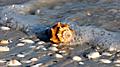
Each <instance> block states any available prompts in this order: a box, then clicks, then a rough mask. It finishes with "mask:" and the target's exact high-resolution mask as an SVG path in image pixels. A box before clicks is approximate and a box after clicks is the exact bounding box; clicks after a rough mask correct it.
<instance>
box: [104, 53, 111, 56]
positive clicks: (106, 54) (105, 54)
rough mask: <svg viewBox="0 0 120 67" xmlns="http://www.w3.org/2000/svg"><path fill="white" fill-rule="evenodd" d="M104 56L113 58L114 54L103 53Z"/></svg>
mask: <svg viewBox="0 0 120 67" xmlns="http://www.w3.org/2000/svg"><path fill="white" fill-rule="evenodd" d="M102 55H104V56H112V54H110V53H108V52H104V53H102Z"/></svg>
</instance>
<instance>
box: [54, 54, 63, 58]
mask: <svg viewBox="0 0 120 67" xmlns="http://www.w3.org/2000/svg"><path fill="white" fill-rule="evenodd" d="M55 57H56V58H63V56H62V55H61V54H55Z"/></svg>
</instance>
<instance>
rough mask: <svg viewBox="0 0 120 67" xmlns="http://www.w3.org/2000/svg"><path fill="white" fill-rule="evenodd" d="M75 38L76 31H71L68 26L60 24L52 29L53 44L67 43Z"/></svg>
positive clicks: (51, 39)
mask: <svg viewBox="0 0 120 67" xmlns="http://www.w3.org/2000/svg"><path fill="white" fill-rule="evenodd" d="M73 38H74V31H73V30H72V29H70V26H69V25H68V24H61V23H60V22H58V23H57V24H56V25H54V26H53V27H52V28H51V38H50V41H52V42H53V43H67V42H70V41H71V40H72V39H73Z"/></svg>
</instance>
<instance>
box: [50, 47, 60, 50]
mask: <svg viewBox="0 0 120 67" xmlns="http://www.w3.org/2000/svg"><path fill="white" fill-rule="evenodd" d="M49 49H50V50H52V51H58V49H57V48H56V47H50V48H49Z"/></svg>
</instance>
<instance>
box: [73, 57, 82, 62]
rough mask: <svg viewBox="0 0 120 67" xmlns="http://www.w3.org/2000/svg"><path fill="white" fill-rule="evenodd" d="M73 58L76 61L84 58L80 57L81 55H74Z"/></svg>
mask: <svg viewBox="0 0 120 67" xmlns="http://www.w3.org/2000/svg"><path fill="white" fill-rule="evenodd" d="M72 59H73V60H74V61H81V60H82V58H81V57H79V56H74V57H73V58H72Z"/></svg>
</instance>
